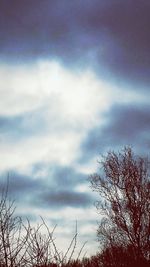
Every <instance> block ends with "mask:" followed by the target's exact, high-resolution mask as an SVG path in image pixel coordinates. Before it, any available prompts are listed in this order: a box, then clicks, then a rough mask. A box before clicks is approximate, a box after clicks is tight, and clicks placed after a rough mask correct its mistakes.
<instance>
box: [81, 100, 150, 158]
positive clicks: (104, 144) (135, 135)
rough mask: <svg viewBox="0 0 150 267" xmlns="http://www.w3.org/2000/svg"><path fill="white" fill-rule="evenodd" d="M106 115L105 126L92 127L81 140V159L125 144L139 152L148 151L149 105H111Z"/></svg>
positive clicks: (149, 144) (149, 140)
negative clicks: (83, 139)
mask: <svg viewBox="0 0 150 267" xmlns="http://www.w3.org/2000/svg"><path fill="white" fill-rule="evenodd" d="M106 117H107V123H106V124H105V126H103V127H99V126H97V127H96V128H95V129H92V131H90V132H89V133H88V136H87V138H86V140H85V141H84V142H83V144H82V146H81V150H82V160H83V161H86V160H88V159H91V158H92V157H93V156H94V157H95V156H99V154H101V153H104V152H106V151H108V150H110V149H115V148H118V147H122V146H125V145H131V146H133V147H134V148H135V149H136V150H138V151H140V152H143V151H144V152H146V153H147V152H149V147H150V138H149V133H150V107H149V106H143V105H140V106H136V105H133V106H131V105H130V106H127V105H125V106H117V107H113V108H112V109H111V110H110V112H109V113H108V114H106Z"/></svg>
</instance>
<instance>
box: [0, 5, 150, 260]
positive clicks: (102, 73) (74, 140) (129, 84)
mask: <svg viewBox="0 0 150 267" xmlns="http://www.w3.org/2000/svg"><path fill="white" fill-rule="evenodd" d="M149 14H150V2H149V1H147V0H126V1H124V0H120V1H118V0H105V1H103V0H76V1H73V0H72V1H69V0H43V1H42V0H21V1H20V0H13V1H12V0H0V152H1V153H0V157H1V160H0V186H2V185H3V184H4V183H5V181H6V178H7V176H8V174H9V191H10V195H11V197H12V198H14V199H15V201H16V202H15V203H16V206H17V212H18V214H19V215H21V216H23V217H24V218H25V217H28V218H29V219H30V220H31V222H33V223H35V222H36V221H39V220H40V217H39V216H40V215H41V216H43V218H44V219H45V220H46V222H47V224H48V225H49V227H52V228H53V227H54V225H55V224H57V225H58V226H57V229H56V236H57V239H58V246H60V248H62V247H67V245H68V242H69V240H70V239H71V237H72V236H73V234H74V231H75V222H76V220H77V222H78V234H79V240H78V242H79V246H80V245H81V244H83V243H84V242H85V241H88V243H87V244H86V251H87V255H91V254H93V253H95V252H96V250H97V249H98V243H97V241H96V240H97V238H96V229H97V226H98V224H97V222H98V220H100V215H98V214H97V212H96V208H95V207H94V202H95V201H96V200H97V199H99V196H97V195H96V194H94V193H93V192H92V191H91V189H90V187H89V181H88V177H89V176H90V175H91V174H92V173H94V172H97V171H99V167H100V166H99V164H98V160H99V159H100V156H101V155H102V154H105V153H107V152H108V151H110V150H115V151H118V150H120V149H122V148H123V147H124V146H132V148H133V149H134V151H135V152H137V153H140V154H142V155H148V153H149V149H150V135H149V133H150V92H149V84H150V30H149V25H150V16H149Z"/></svg>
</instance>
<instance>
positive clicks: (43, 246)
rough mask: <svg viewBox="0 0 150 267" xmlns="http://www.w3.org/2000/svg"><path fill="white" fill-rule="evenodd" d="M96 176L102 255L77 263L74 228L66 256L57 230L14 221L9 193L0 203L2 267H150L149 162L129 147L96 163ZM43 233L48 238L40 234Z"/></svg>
mask: <svg viewBox="0 0 150 267" xmlns="http://www.w3.org/2000/svg"><path fill="white" fill-rule="evenodd" d="M99 164H100V167H101V168H100V170H99V173H96V174H93V175H92V176H91V177H90V182H91V187H92V189H93V190H94V191H96V192H97V193H98V194H99V200H98V201H97V203H96V207H97V209H98V212H99V213H100V214H101V216H102V217H101V220H100V223H99V227H98V230H97V236H98V241H99V243H100V251H99V252H98V253H97V254H96V255H94V256H92V257H90V258H85V257H83V259H82V260H80V259H79V258H80V255H81V252H82V249H83V247H84V245H83V247H82V248H81V249H80V251H79V254H78V256H77V258H76V259H74V253H75V250H76V247H77V235H78V232H77V226H76V230H75V234H74V236H73V238H72V240H71V242H70V244H69V246H68V249H67V250H66V252H64V253H62V252H61V251H59V250H58V249H57V246H56V244H55V239H54V231H55V227H54V229H53V230H52V231H50V230H49V228H48V226H47V225H46V223H45V221H44V220H43V219H42V218H41V223H40V224H39V225H37V227H32V226H31V224H30V221H29V220H27V222H26V224H25V223H24V222H23V221H22V219H21V217H18V216H16V215H15V206H14V202H13V201H10V200H9V198H8V187H7V188H6V189H5V190H3V193H2V196H1V200H0V267H88V266H91V267H132V266H140V267H147V266H150V180H149V169H150V168H149V166H150V165H149V164H150V163H149V160H148V158H144V157H140V156H136V155H135V154H134V153H133V151H132V149H131V148H129V147H127V148H124V150H123V151H121V152H118V153H115V152H109V153H107V155H106V156H103V157H102V160H101V161H100V162H99ZM43 227H44V229H45V231H46V234H43V231H42V228H43Z"/></svg>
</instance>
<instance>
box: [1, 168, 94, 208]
mask: <svg viewBox="0 0 150 267" xmlns="http://www.w3.org/2000/svg"><path fill="white" fill-rule="evenodd" d="M45 169H46V170H47V165H46V164H42V163H41V164H40V163H39V164H36V165H35V166H33V170H32V172H33V176H32V175H31V176H28V175H23V174H21V173H19V172H17V171H9V180H8V181H9V184H8V187H9V191H8V193H9V196H10V197H11V198H12V199H16V202H18V201H19V203H20V204H22V205H27V204H28V205H31V206H33V207H34V206H42V207H43V208H51V209H55V208H56V207H58V208H59V209H61V208H64V207H65V206H66V207H67V206H70V207H80V206H82V207H87V206H88V205H90V204H92V203H93V201H92V200H91V196H90V194H88V193H80V192H78V191H76V186H77V185H79V184H80V185H81V184H85V183H86V182H87V177H86V176H85V175H83V174H81V173H78V172H76V171H75V170H74V169H73V168H71V167H63V166H50V167H49V168H48V170H47V172H46V173H47V174H45V177H43V176H42V177H40V174H39V173H40V171H42V170H45ZM37 174H38V177H37V178H35V177H36V176H37ZM5 178H6V174H4V173H1V175H0V188H1V189H4V188H6V182H7V179H5ZM1 192H2V191H1Z"/></svg>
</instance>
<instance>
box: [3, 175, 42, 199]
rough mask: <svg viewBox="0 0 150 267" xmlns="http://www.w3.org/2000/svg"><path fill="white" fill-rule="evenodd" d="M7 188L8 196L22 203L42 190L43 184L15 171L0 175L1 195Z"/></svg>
mask: <svg viewBox="0 0 150 267" xmlns="http://www.w3.org/2000/svg"><path fill="white" fill-rule="evenodd" d="M7 186H8V195H9V196H10V197H11V198H14V199H16V200H19V201H22V202H24V201H25V199H26V198H29V197H30V196H33V195H34V194H35V193H36V192H38V191H39V190H42V189H43V188H44V184H43V183H42V181H41V180H40V179H32V177H29V176H28V175H23V174H21V173H19V172H17V171H9V172H8V174H7V175H6V174H4V173H1V174H0V189H1V190H0V191H1V193H2V191H4V190H5V189H6V188H7Z"/></svg>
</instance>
